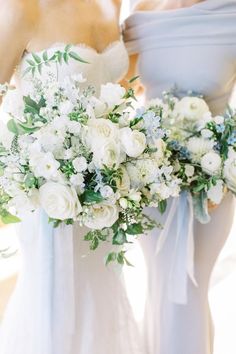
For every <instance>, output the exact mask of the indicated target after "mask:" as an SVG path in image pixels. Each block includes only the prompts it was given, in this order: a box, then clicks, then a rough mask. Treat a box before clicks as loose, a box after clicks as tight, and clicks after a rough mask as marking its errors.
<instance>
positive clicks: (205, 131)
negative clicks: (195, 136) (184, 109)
mask: <svg viewBox="0 0 236 354" xmlns="http://www.w3.org/2000/svg"><path fill="white" fill-rule="evenodd" d="M201 135H202V137H203V138H204V139H208V138H211V137H212V135H213V132H212V131H211V130H209V129H202V131H201Z"/></svg>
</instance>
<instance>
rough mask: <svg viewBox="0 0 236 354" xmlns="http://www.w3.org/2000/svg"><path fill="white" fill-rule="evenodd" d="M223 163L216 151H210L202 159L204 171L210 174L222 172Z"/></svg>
mask: <svg viewBox="0 0 236 354" xmlns="http://www.w3.org/2000/svg"><path fill="white" fill-rule="evenodd" d="M221 164H222V160H221V157H220V156H219V155H218V154H217V153H216V152H214V151H210V152H208V153H207V154H205V155H204V156H203V157H202V159H201V167H202V169H203V171H204V172H205V173H207V174H209V175H210V176H212V175H217V174H218V173H220V169H221Z"/></svg>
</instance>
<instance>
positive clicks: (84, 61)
mask: <svg viewBox="0 0 236 354" xmlns="http://www.w3.org/2000/svg"><path fill="white" fill-rule="evenodd" d="M69 56H70V57H71V58H72V59H74V60H77V61H80V62H81V63H84V64H89V62H88V61H86V60H84V59H82V58H81V57H80V56H79V55H78V54H77V53H75V52H69Z"/></svg>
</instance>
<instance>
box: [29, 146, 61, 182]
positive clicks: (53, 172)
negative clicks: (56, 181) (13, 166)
mask: <svg viewBox="0 0 236 354" xmlns="http://www.w3.org/2000/svg"><path fill="white" fill-rule="evenodd" d="M29 163H30V167H31V168H32V170H33V172H34V174H35V176H36V177H44V178H46V179H53V178H56V177H57V176H58V169H59V167H60V163H59V162H58V161H56V160H55V158H54V156H53V154H52V153H50V152H47V153H41V152H38V153H37V152H36V153H35V154H33V155H31V157H30V161H29Z"/></svg>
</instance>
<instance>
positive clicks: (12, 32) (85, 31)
mask: <svg viewBox="0 0 236 354" xmlns="http://www.w3.org/2000/svg"><path fill="white" fill-rule="evenodd" d="M121 1H122V0H7V1H6V0H0V9H1V11H0V83H5V82H7V81H9V80H10V78H11V77H12V75H13V73H14V70H15V67H16V66H17V64H18V63H19V61H20V60H21V58H22V55H23V53H24V51H25V50H28V51H39V50H42V49H46V48H48V47H50V46H51V45H52V44H53V43H56V42H63V43H72V44H78V43H83V44H86V45H88V46H90V47H92V48H94V49H96V50H97V51H98V52H101V51H103V50H104V49H105V48H106V47H107V46H108V45H109V44H110V43H112V42H113V41H116V40H118V39H119V36H120V30H119V13H120V6H121ZM16 34H17V35H16Z"/></svg>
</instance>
